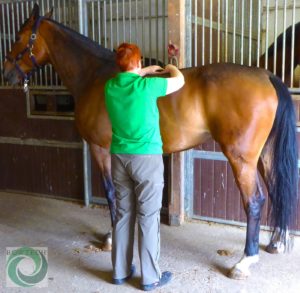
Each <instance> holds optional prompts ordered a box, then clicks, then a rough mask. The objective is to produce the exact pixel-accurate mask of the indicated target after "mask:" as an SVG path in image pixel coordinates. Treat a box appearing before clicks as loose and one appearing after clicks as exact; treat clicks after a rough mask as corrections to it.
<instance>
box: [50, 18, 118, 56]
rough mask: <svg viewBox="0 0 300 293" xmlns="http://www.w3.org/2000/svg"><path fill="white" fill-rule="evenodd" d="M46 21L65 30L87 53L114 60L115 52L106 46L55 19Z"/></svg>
mask: <svg viewBox="0 0 300 293" xmlns="http://www.w3.org/2000/svg"><path fill="white" fill-rule="evenodd" d="M47 20H48V21H50V22H52V23H54V24H55V25H57V26H58V27H59V28H60V29H62V30H63V31H65V32H67V33H68V35H69V36H70V37H72V39H73V40H75V41H77V42H78V44H79V45H80V46H82V47H83V48H86V49H88V50H89V53H91V54H93V55H94V56H95V57H98V58H101V59H106V60H109V61H114V58H115V53H114V52H113V51H111V50H109V49H107V48H104V47H102V46H101V45H99V44H98V43H97V42H95V41H93V40H91V39H90V38H88V37H86V36H84V35H81V34H80V33H78V32H76V31H75V30H73V29H71V28H69V27H67V26H65V25H63V24H61V23H59V22H57V21H55V20H52V19H47Z"/></svg>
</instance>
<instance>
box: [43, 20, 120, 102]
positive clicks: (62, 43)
mask: <svg viewBox="0 0 300 293" xmlns="http://www.w3.org/2000/svg"><path fill="white" fill-rule="evenodd" d="M45 28H46V29H44V32H41V35H42V36H43V37H44V40H45V42H46V44H47V47H48V54H49V58H50V63H51V64H52V65H53V67H54V69H55V71H56V72H57V73H58V75H59V77H60V78H61V80H62V81H63V83H64V85H65V86H66V87H67V88H68V90H69V91H70V92H71V93H72V95H73V96H74V97H75V98H76V97H79V96H81V95H82V94H83V93H84V92H86V90H87V89H88V87H90V86H91V83H92V82H94V81H95V80H96V79H99V78H101V79H103V80H106V79H108V78H109V77H110V76H111V75H112V73H113V72H115V70H116V69H115V65H114V62H113V60H114V59H113V56H110V55H109V54H107V52H105V51H104V50H105V49H103V51H104V53H106V54H107V56H105V57H104V58H103V59H102V58H101V57H99V53H97V55H98V56H97V55H96V54H95V49H94V47H95V45H94V44H91V45H92V46H91V48H89V46H88V45H87V44H86V42H84V43H81V42H80V37H79V38H78V36H76V33H75V32H74V35H72V31H69V30H65V29H63V28H61V27H60V26H58V25H57V24H56V23H53V22H48V23H47V26H45ZM99 50H101V48H100V47H99Z"/></svg>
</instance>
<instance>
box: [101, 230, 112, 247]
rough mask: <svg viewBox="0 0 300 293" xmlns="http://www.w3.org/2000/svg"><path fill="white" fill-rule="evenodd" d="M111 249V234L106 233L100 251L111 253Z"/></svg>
mask: <svg viewBox="0 0 300 293" xmlns="http://www.w3.org/2000/svg"><path fill="white" fill-rule="evenodd" d="M111 249H112V235H111V232H108V233H107V234H106V235H105V240H104V244H103V245H102V250H103V251H111Z"/></svg>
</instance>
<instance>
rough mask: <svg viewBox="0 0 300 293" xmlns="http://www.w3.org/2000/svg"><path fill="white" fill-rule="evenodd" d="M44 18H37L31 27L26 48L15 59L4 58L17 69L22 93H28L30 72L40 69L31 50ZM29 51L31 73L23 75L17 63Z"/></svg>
mask: <svg viewBox="0 0 300 293" xmlns="http://www.w3.org/2000/svg"><path fill="white" fill-rule="evenodd" d="M43 18H44V17H39V18H38V19H37V20H36V21H35V23H34V25H33V27H32V31H31V36H30V39H29V42H28V44H27V46H26V47H25V49H24V50H22V51H21V52H20V53H19V54H18V55H17V57H16V58H13V57H11V56H9V55H7V56H5V58H6V59H7V60H8V61H9V62H11V63H13V64H14V65H15V67H16V69H17V71H18V72H19V74H20V75H21V76H22V78H23V80H24V92H27V91H28V82H29V78H30V76H31V75H32V72H33V71H34V70H36V69H38V68H40V66H39V65H38V63H37V61H36V58H35V56H34V54H33V52H32V50H33V44H34V42H35V40H36V33H37V30H38V28H39V26H40V24H41V21H42V19H43ZM28 51H29V58H30V60H31V62H32V64H33V68H32V70H31V71H29V72H28V73H25V72H24V71H23V70H22V68H21V67H20V65H19V64H18V61H19V60H21V59H22V58H23V56H24V55H25V54H26V53H27V52H28Z"/></svg>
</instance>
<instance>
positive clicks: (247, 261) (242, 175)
mask: <svg viewBox="0 0 300 293" xmlns="http://www.w3.org/2000/svg"><path fill="white" fill-rule="evenodd" d="M229 162H230V163H231V166H232V169H233V173H234V175H235V179H236V182H237V185H238V186H239V189H240V191H241V194H242V198H243V204H244V209H245V212H246V215H247V234H246V245H245V250H244V255H243V257H242V258H241V260H240V261H239V262H238V263H237V264H236V265H235V266H234V267H233V268H232V269H231V270H230V273H229V277H230V278H233V279H237V280H243V279H246V278H247V277H248V276H249V275H250V270H249V268H250V266H251V265H252V264H254V263H257V262H258V260H259V256H258V252H259V230H260V218H261V210H262V207H263V204H264V202H265V197H264V195H263V192H262V188H261V186H260V182H259V178H258V176H257V169H256V168H254V167H253V165H254V164H249V163H247V162H245V161H244V160H241V159H232V158H230V157H229Z"/></svg>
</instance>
